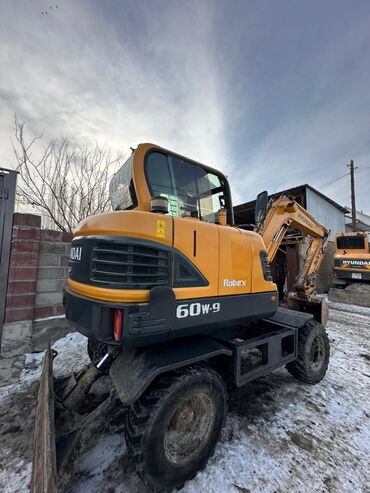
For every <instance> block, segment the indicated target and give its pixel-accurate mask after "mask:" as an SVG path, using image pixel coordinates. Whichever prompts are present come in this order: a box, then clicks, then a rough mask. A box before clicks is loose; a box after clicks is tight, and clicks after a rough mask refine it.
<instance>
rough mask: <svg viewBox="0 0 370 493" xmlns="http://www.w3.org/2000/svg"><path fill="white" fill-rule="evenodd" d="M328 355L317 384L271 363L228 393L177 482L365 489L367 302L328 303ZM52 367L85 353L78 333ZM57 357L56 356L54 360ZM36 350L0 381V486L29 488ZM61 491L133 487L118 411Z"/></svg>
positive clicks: (262, 488) (136, 486) (203, 487)
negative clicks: (197, 467)
mask: <svg viewBox="0 0 370 493" xmlns="http://www.w3.org/2000/svg"><path fill="white" fill-rule="evenodd" d="M327 329H328V333H329V337H330V341H331V351H332V355H331V362H330V366H329V371H328V373H327V375H326V377H325V379H324V380H323V381H322V382H321V383H320V384H318V385H316V386H310V385H307V384H303V383H301V382H299V381H297V380H295V379H294V378H293V377H292V376H291V375H289V374H288V373H287V372H286V370H284V369H280V370H278V371H276V372H274V373H272V374H271V375H269V376H268V377H265V378H262V379H260V380H258V381H256V382H253V383H250V384H248V385H247V386H245V387H243V388H242V389H240V390H237V391H234V392H232V393H231V395H230V401H229V413H228V417H227V422H226V426H225V428H224V430H223V432H222V437H221V440H220V442H219V444H218V446H217V448H216V452H215V455H214V456H213V457H212V458H211V459H210V461H209V463H208V465H207V467H206V469H205V470H204V471H202V472H200V473H198V475H197V476H196V477H195V478H194V479H193V480H192V481H189V482H188V483H187V484H186V485H185V487H184V488H183V490H182V491H183V492H184V493H196V492H197V493H198V492H200V491H207V492H215V493H216V492H217V493H220V492H235V493H237V492H242V493H248V492H250V493H254V492H261V493H262V492H263V493H270V492H271V493H273V492H279V493H280V492H281V493H283V492H286V491H292V492H307V493H308V492H310V493H311V492H312V491H315V492H323V493H324V492H329V493H334V492H335V493H337V492H369V491H370V489H369V487H368V485H370V472H369V471H370V462H369V457H370V446H369V443H370V440H369V438H370V436H369V435H370V431H369V430H370V426H369V425H370V404H369V394H370V392H369V382H370V366H369V365H370V344H369V339H370V309H366V308H358V307H353V306H348V305H341V304H332V305H331V308H330V322H329V324H328V327H327ZM56 346H57V349H58V350H59V351H60V354H59V356H58V358H57V360H56V373H57V374H59V375H63V374H65V373H68V371H69V370H70V368H77V367H82V366H83V365H84V364H85V362H86V355H85V353H84V347H85V340H84V338H83V337H82V336H80V335H78V334H73V335H71V336H67V337H66V338H64V339H62V340H60V341H58V343H57V345H56ZM58 359H59V362H58ZM40 367H41V355H40V354H36V355H30V356H28V357H27V359H26V367H25V369H24V371H23V373H22V377H21V383H20V384H19V385H12V386H8V387H5V388H3V389H0V491H2V492H12V493H13V492H26V491H29V486H28V485H29V480H30V473H31V465H30V461H31V455H32V440H33V438H32V437H33V423H34V416H35V400H36V391H37V378H38V376H39V373H40ZM67 491H68V493H77V492H78V493H80V492H89V493H90V492H91V493H94V492H99V493H100V492H101V493H113V492H115V493H126V492H130V493H142V492H143V491H144V490H143V488H142V486H141V483H140V482H139V480H138V479H137V477H136V475H135V474H134V471H133V470H132V468H131V466H130V464H129V461H128V459H127V455H126V447H125V443H124V438H123V432H122V424H121V423H120V420H118V422H116V423H114V424H107V425H106V427H105V429H104V430H102V431H101V432H100V433H99V434H98V435H97V436H95V437H94V440H93V441H92V442H91V444H90V446H89V448H88V449H87V450H86V452H85V453H84V455H83V456H82V457H81V458H80V462H79V465H78V467H77V470H76V472H75V475H74V476H73V478H72V480H71V481H70V483H69V485H68V487H67Z"/></svg>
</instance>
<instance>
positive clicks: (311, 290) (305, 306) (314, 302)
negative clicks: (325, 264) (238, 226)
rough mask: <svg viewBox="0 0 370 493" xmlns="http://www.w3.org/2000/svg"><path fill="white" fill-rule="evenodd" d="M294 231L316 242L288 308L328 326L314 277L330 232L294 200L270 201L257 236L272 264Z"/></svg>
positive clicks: (284, 197) (259, 223) (309, 251)
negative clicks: (313, 316)
mask: <svg viewBox="0 0 370 493" xmlns="http://www.w3.org/2000/svg"><path fill="white" fill-rule="evenodd" d="M290 227H291V228H294V229H296V230H298V231H300V232H301V233H303V234H304V235H307V236H309V237H310V238H311V239H312V240H311V244H310V246H309V247H308V250H307V253H306V259H305V263H304V265H303V268H302V269H301V271H300V273H299V274H298V276H297V278H296V282H295V287H294V291H292V292H291V293H289V295H288V306H290V307H291V308H294V309H298V310H300V311H308V312H310V313H313V314H314V315H315V317H316V318H317V319H318V320H319V321H320V322H322V323H324V325H325V323H326V321H327V307H326V304H325V302H324V301H323V300H322V299H319V298H317V297H316V296H315V285H314V284H313V282H312V276H313V275H314V274H316V273H317V272H318V270H319V268H320V265H321V262H322V260H323V258H324V255H325V251H326V246H327V241H328V236H329V231H328V230H327V229H326V228H325V227H324V226H322V225H321V224H320V223H318V222H317V221H316V219H315V218H314V217H313V216H312V215H311V214H310V213H309V212H308V211H307V210H306V209H304V208H303V207H302V206H301V205H300V204H298V202H296V201H295V200H294V199H293V198H292V197H289V196H287V195H282V196H281V197H279V198H278V199H276V200H274V201H272V202H271V201H270V204H269V207H268V211H267V215H266V217H265V218H264V219H262V220H261V221H260V222H258V223H257V225H256V227H255V232H257V233H258V234H260V235H261V236H262V238H263V240H264V243H265V246H266V250H267V259H268V261H269V262H272V260H273V259H274V258H275V255H276V253H277V251H278V250H279V248H280V246H281V244H282V242H283V240H284V238H285V236H286V234H287V232H288V229H289V228H290Z"/></svg>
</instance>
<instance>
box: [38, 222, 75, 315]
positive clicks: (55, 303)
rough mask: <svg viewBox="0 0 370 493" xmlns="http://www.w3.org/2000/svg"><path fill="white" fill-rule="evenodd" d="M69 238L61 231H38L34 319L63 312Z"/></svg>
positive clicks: (70, 237)
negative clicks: (38, 245) (38, 247)
mask: <svg viewBox="0 0 370 493" xmlns="http://www.w3.org/2000/svg"><path fill="white" fill-rule="evenodd" d="M71 239H72V235H71V234H68V233H62V232H61V231H49V230H42V231H41V233H40V249H39V258H38V271H37V284H36V300H35V312H34V319H35V320H39V319H42V318H45V317H50V316H55V315H61V314H63V304H62V298H63V288H64V286H65V284H66V278H67V273H68V270H67V269H68V260H69V249H70V241H71Z"/></svg>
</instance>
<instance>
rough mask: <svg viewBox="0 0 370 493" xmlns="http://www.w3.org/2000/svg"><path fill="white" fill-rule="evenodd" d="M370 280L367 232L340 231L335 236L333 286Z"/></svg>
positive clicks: (369, 250) (339, 286) (343, 286)
mask: <svg viewBox="0 0 370 493" xmlns="http://www.w3.org/2000/svg"><path fill="white" fill-rule="evenodd" d="M359 282H364V283H369V282H370V248H369V233H368V232H363V231H361V232H357V233H341V234H338V235H337V236H336V238H335V252H334V286H335V287H336V288H345V287H346V286H348V285H349V284H352V283H359Z"/></svg>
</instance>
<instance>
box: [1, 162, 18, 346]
mask: <svg viewBox="0 0 370 493" xmlns="http://www.w3.org/2000/svg"><path fill="white" fill-rule="evenodd" d="M16 181H17V172H16V171H13V170H9V169H3V168H0V349H1V339H2V332H3V324H4V317H5V302H6V290H7V285H8V271H9V258H10V247H11V241H12V227H13V212H14V201H15V186H16Z"/></svg>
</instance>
